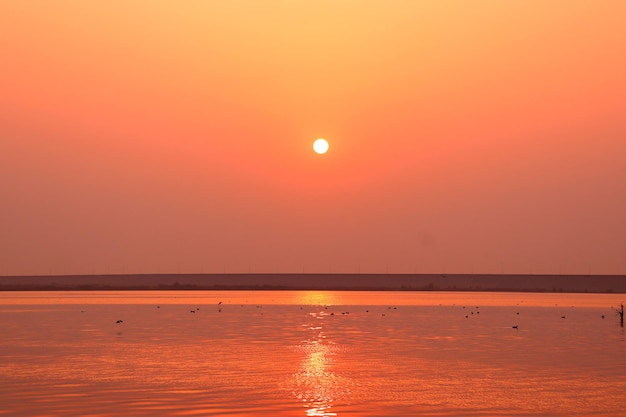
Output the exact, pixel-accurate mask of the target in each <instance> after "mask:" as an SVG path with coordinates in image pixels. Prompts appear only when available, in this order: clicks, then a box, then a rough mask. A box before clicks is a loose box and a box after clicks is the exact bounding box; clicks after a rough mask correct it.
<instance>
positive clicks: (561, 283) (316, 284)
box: [0, 273, 626, 293]
mask: <svg viewBox="0 0 626 417" xmlns="http://www.w3.org/2000/svg"><path fill="white" fill-rule="evenodd" d="M107 290H109V291H114V290H115V291H117V290H170V291H171V290H303V291H305V290H318V291H321V290H329V291H330V290H332V291H492V292H496V291H499V292H567V293H626V275H550V274H543V275H530V274H293V273H284V274H236V273H234V274H120V275H25V276H0V291H107Z"/></svg>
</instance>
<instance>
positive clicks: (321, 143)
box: [313, 138, 328, 155]
mask: <svg viewBox="0 0 626 417" xmlns="http://www.w3.org/2000/svg"><path fill="white" fill-rule="evenodd" d="M313 150H314V151H315V152H316V153H318V154H320V155H321V154H324V153H326V152H328V141H327V140H326V139H322V138H319V139H317V140H316V141H315V142H313Z"/></svg>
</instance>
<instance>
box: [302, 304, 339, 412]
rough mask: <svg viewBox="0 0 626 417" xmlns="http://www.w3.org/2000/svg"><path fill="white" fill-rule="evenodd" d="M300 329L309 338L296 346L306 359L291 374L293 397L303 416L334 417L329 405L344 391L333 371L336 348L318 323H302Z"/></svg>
mask: <svg viewBox="0 0 626 417" xmlns="http://www.w3.org/2000/svg"><path fill="white" fill-rule="evenodd" d="M324 316H325V314H324V313H323V312H321V313H311V315H310V318H311V319H313V320H320V319H323V318H324ZM303 327H304V328H306V329H307V330H308V331H309V332H310V337H309V338H308V339H307V340H306V341H305V343H304V344H303V345H301V346H300V347H299V348H300V349H301V350H303V351H304V352H305V354H306V357H305V358H304V360H303V361H302V364H301V366H300V370H299V371H298V372H297V373H296V374H295V386H294V395H295V396H296V397H297V398H298V399H299V400H301V401H302V402H303V404H304V407H305V408H306V411H305V413H306V415H307V416H316V417H322V416H336V415H337V413H334V412H332V411H331V408H332V405H333V402H334V401H336V400H337V397H338V396H340V395H343V394H344V391H345V386H344V385H345V384H344V383H343V380H342V378H341V377H340V376H339V375H337V374H335V372H333V360H334V357H335V355H336V353H337V349H336V346H335V345H334V344H333V343H332V342H331V341H329V340H327V337H326V334H325V332H324V331H323V328H322V326H320V322H319V321H316V322H315V323H305V324H303Z"/></svg>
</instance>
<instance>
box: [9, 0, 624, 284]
mask: <svg viewBox="0 0 626 417" xmlns="http://www.w3.org/2000/svg"><path fill="white" fill-rule="evenodd" d="M625 17H626V2H624V1H602V0H595V1H587V0H584V1H571V0H568V1H545V0H537V1H530V0H529V1H515V2H512V1H500V0H494V1H473V2H467V1H461V0H459V1H444V0H433V1H418V0H407V1H366V0H354V1H340V0H332V1H331V0H328V1H320V0H316V1H291V0H284V1H275V0H264V1H257V0H250V1H238V0H228V1H184V2H183V1H157V0H146V1H128V0H119V1H81V0H76V1H54V0H49V1H37V2H35V1H22V0H15V1H13V0H5V1H2V2H0V275H7V274H9V275H12V274H48V273H52V274H62V273H76V274H85V273H93V272H95V273H107V272H109V273H138V272H248V271H251V272H302V271H304V272H329V271H332V272H357V271H361V272H385V271H389V272H437V273H438V272H449V273H452V272H486V273H500V272H505V273H528V272H533V273H559V272H560V273H582V274H587V273H590V272H591V273H626V76H625V74H626V52H625V51H626V25H625V24H624V19H625ZM318 137H324V138H326V139H328V141H329V142H330V151H329V152H328V153H327V154H326V155H316V154H315V153H314V152H313V150H312V143H313V140H315V139H316V138H318Z"/></svg>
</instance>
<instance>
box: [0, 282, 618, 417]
mask: <svg viewBox="0 0 626 417" xmlns="http://www.w3.org/2000/svg"><path fill="white" fill-rule="evenodd" d="M625 298H626V296H625V295H624V294H544V293H541V294H539V293H476V292H369V291H368V292H349V291H345V292H344V291H340V292H324V291H109V292H105V291H94V292H0V415H7V416H40V417H44V416H45V417H52V416H91V417H105V416H256V415H258V416H568V417H571V416H618V415H625V414H624V410H626V341H625V340H626V338H625V333H624V328H623V327H620V323H619V319H618V315H617V314H616V312H615V311H614V310H613V307H617V306H618V305H619V304H620V303H622V302H623V301H624V299H625ZM514 326H516V327H514Z"/></svg>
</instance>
